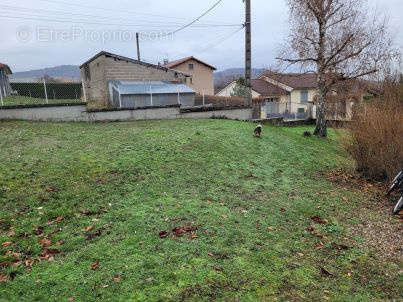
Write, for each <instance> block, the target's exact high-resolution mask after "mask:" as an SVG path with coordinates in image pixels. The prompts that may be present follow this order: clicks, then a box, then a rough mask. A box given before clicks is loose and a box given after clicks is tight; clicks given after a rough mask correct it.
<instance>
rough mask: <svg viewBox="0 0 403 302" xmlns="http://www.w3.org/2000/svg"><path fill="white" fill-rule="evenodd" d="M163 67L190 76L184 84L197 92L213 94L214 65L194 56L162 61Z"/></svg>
mask: <svg viewBox="0 0 403 302" xmlns="http://www.w3.org/2000/svg"><path fill="white" fill-rule="evenodd" d="M164 67H166V68H170V69H175V70H177V71H181V72H184V73H186V74H189V75H191V76H192V77H190V78H188V79H187V83H186V85H188V86H189V87H191V88H192V89H193V90H195V91H196V92H197V93H198V94H201V95H202V94H204V95H214V71H215V70H217V69H216V68H215V67H214V66H212V65H210V64H207V63H205V62H203V61H201V60H199V59H197V58H195V57H187V58H183V59H180V60H176V61H172V62H164Z"/></svg>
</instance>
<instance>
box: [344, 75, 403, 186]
mask: <svg viewBox="0 0 403 302" xmlns="http://www.w3.org/2000/svg"><path fill="white" fill-rule="evenodd" d="M402 92H403V86H402V84H397V83H388V84H385V85H384V88H383V94H382V97H379V98H378V99H375V100H372V101H365V102H364V103H363V104H361V105H359V106H357V107H356V108H355V110H354V115H353V121H352V123H351V126H350V130H351V141H350V143H349V147H348V150H349V152H350V153H351V155H352V156H353V158H354V159H355V161H356V163H357V169H358V171H359V172H361V173H362V174H364V175H365V176H366V177H370V178H374V179H378V180H385V179H391V178H393V177H394V176H395V175H396V174H397V173H398V171H400V170H401V169H403V94H402Z"/></svg>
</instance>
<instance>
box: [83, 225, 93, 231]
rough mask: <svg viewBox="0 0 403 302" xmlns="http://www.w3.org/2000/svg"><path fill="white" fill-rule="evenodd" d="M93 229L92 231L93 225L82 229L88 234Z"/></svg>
mask: <svg viewBox="0 0 403 302" xmlns="http://www.w3.org/2000/svg"><path fill="white" fill-rule="evenodd" d="M93 229H94V226H93V225H90V226H87V227H86V228H85V229H84V231H85V232H87V233H88V232H91V231H92V230H93Z"/></svg>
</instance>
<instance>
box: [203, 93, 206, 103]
mask: <svg viewBox="0 0 403 302" xmlns="http://www.w3.org/2000/svg"><path fill="white" fill-rule="evenodd" d="M204 97H205V96H204V92H203V107H204V106H205V104H206V103H205V99H204Z"/></svg>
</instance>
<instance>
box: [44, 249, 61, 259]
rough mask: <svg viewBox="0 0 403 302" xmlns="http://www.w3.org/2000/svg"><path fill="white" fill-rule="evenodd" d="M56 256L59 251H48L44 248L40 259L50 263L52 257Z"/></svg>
mask: <svg viewBox="0 0 403 302" xmlns="http://www.w3.org/2000/svg"><path fill="white" fill-rule="evenodd" d="M57 254H60V251H59V250H57V249H48V248H45V249H44V250H43V251H42V254H41V259H42V260H48V261H52V260H53V259H54V255H57Z"/></svg>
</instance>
